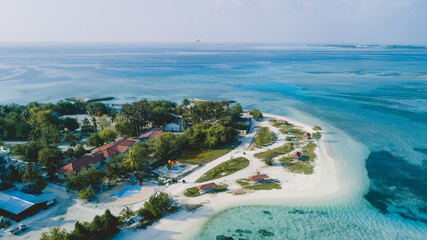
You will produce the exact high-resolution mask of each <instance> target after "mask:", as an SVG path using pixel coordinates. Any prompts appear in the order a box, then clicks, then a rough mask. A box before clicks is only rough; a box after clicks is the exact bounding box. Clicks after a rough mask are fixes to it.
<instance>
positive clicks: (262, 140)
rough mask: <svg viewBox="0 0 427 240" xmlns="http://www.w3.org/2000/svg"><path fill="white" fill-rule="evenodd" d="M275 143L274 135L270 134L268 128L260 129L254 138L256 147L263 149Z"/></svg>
mask: <svg viewBox="0 0 427 240" xmlns="http://www.w3.org/2000/svg"><path fill="white" fill-rule="evenodd" d="M274 141H276V134H274V133H273V132H271V131H270V130H269V128H268V127H260V128H259V131H258V133H257V135H256V138H255V144H256V146H257V147H263V146H267V145H270V144H272V143H273V142H274Z"/></svg>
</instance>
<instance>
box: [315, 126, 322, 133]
mask: <svg viewBox="0 0 427 240" xmlns="http://www.w3.org/2000/svg"><path fill="white" fill-rule="evenodd" d="M313 130H314V131H316V132H317V131H321V130H322V128H321V127H319V126H317V125H316V126H314V127H313Z"/></svg>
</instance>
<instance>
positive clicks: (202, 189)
mask: <svg viewBox="0 0 427 240" xmlns="http://www.w3.org/2000/svg"><path fill="white" fill-rule="evenodd" d="M215 186H216V184H215V183H213V182H211V183H207V184H203V185H200V186H197V187H196V188H197V189H199V191H200V193H208V192H213V191H215V189H214V187H215Z"/></svg>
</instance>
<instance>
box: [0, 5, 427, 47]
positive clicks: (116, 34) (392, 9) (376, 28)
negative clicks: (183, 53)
mask: <svg viewBox="0 0 427 240" xmlns="http://www.w3.org/2000/svg"><path fill="white" fill-rule="evenodd" d="M426 25H427V0H151V1H146V0H0V42H194V41H195V40H196V39H200V41H201V42H219V43H221V42H227V43H233V42H242V43H245V42H248V43H251V42H253V43H259V42H262V43H269V42H271V43H289V44H294V43H304V44H305V43H361V44H369V43H378V44H427V26H426Z"/></svg>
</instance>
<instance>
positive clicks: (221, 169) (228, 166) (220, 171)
mask: <svg viewBox="0 0 427 240" xmlns="http://www.w3.org/2000/svg"><path fill="white" fill-rule="evenodd" d="M248 165H249V160H248V159H246V158H244V157H239V158H234V159H231V160H228V161H226V162H223V163H221V164H219V165H217V166H215V167H214V168H212V169H211V170H209V171H207V172H206V173H205V174H204V175H203V176H201V177H200V178H199V179H197V180H196V182H206V181H210V180H213V179H217V178H221V177H225V176H228V175H230V174H232V173H235V172H237V171H239V170H242V169H243V168H245V167H247V166H248Z"/></svg>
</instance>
